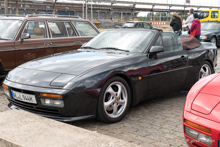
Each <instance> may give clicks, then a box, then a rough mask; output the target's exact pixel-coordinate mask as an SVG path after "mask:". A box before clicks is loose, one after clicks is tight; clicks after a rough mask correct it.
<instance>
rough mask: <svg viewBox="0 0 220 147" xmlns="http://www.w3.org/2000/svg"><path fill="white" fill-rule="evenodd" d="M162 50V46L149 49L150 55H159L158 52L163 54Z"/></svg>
mask: <svg viewBox="0 0 220 147" xmlns="http://www.w3.org/2000/svg"><path fill="white" fill-rule="evenodd" d="M163 51H164V49H163V47H162V46H152V47H151V49H150V53H159V52H163Z"/></svg>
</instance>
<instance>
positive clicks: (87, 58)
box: [7, 50, 131, 87]
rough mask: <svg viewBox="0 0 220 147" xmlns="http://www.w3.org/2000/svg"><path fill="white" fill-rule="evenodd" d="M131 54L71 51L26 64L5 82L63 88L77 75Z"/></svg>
mask: <svg viewBox="0 0 220 147" xmlns="http://www.w3.org/2000/svg"><path fill="white" fill-rule="evenodd" d="M130 55H131V54H127V53H123V52H119V51H116V52H104V51H103V52H102V51H89V50H87V51H72V52H69V53H60V54H56V55H52V56H51V57H45V58H41V59H37V60H33V61H30V62H27V63H25V64H22V65H20V66H19V67H17V68H15V69H14V70H12V71H11V72H9V74H8V76H7V80H10V81H13V82H16V83H21V84H25V85H35V86H40V87H42V86H43V87H45V86H46V87H51V86H59V87H63V86H65V85H66V84H67V82H68V81H70V80H72V79H73V78H75V77H76V76H78V75H82V74H85V73H87V72H89V71H91V70H94V69H95V68H96V67H98V66H100V65H102V64H105V63H107V62H112V61H115V60H117V59H123V58H126V57H128V56H130Z"/></svg>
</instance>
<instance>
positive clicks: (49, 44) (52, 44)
mask: <svg viewBox="0 0 220 147" xmlns="http://www.w3.org/2000/svg"><path fill="white" fill-rule="evenodd" d="M44 45H53V43H44Z"/></svg>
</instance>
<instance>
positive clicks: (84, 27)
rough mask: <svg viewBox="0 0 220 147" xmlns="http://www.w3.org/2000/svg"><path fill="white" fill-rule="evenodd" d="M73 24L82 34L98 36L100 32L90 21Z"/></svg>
mask: <svg viewBox="0 0 220 147" xmlns="http://www.w3.org/2000/svg"><path fill="white" fill-rule="evenodd" d="M73 24H74V26H75V27H76V29H77V31H78V32H79V34H80V36H96V35H97V34H98V32H96V30H95V29H94V28H93V27H92V26H91V24H90V23H89V22H73Z"/></svg>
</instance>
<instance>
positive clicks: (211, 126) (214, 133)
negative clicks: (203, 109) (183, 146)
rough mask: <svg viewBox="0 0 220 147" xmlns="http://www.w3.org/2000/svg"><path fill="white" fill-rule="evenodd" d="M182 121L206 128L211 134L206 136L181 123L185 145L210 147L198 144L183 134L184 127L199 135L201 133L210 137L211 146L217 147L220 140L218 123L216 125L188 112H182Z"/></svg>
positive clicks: (219, 125)
mask: <svg viewBox="0 0 220 147" xmlns="http://www.w3.org/2000/svg"><path fill="white" fill-rule="evenodd" d="M184 119H187V120H189V121H191V122H194V123H196V124H199V125H201V126H204V127H207V128H209V129H211V130H212V134H208V133H206V132H203V131H200V130H198V129H196V128H193V127H192V126H189V125H188V124H186V123H185V122H184V121H183V131H184V136H185V140H186V143H187V144H188V146H189V147H211V146H209V145H206V144H204V143H202V142H199V141H198V140H196V139H194V138H192V137H190V136H188V135H186V134H185V129H184V126H187V127H189V128H191V129H193V130H196V131H198V132H200V133H203V134H206V135H208V136H211V137H212V146H213V147H219V145H220V144H219V140H220V123H217V122H214V121H211V120H208V119H205V118H203V117H200V116H197V115H195V114H192V113H190V112H188V111H184V113H183V120H184Z"/></svg>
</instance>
